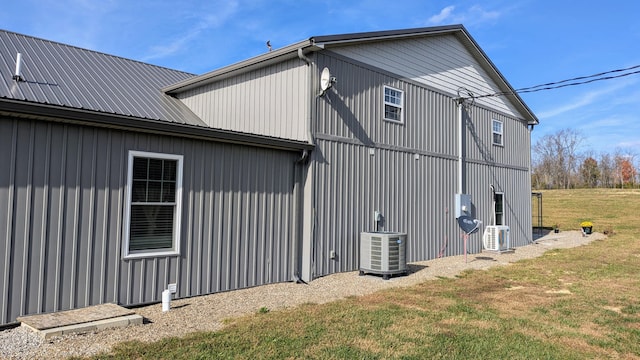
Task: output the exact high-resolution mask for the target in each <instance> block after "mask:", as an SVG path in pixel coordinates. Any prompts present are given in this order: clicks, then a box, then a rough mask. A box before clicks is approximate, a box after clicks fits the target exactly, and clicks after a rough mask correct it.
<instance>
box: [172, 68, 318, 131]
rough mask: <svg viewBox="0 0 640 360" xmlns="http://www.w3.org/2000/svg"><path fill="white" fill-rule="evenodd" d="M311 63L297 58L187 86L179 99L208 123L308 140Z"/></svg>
mask: <svg viewBox="0 0 640 360" xmlns="http://www.w3.org/2000/svg"><path fill="white" fill-rule="evenodd" d="M308 89H309V73H308V65H306V63H304V62H303V61H302V60H300V59H298V58H295V59H292V60H288V61H285V62H282V63H278V64H274V65H270V66H267V67H264V68H261V69H257V70H254V71H250V72H248V73H244V74H241V75H238V76H234V77H228V78H225V79H221V80H219V81H217V82H215V83H212V84H207V85H203V86H201V87H198V88H195V89H192V90H187V91H185V92H184V93H180V94H179V95H178V98H179V99H180V100H181V101H182V102H183V103H184V104H185V105H187V107H189V109H191V111H193V112H194V113H195V114H196V115H198V116H199V117H200V118H201V119H202V120H203V121H204V122H206V123H207V124H208V125H209V126H211V127H214V128H218V129H225V130H233V131H239V132H244V133H252V134H259V135H267V136H272V137H277V138H284V139H293V140H308V139H307V137H308V121H307V119H308V115H309V101H310V99H309V97H308V93H309V92H308Z"/></svg>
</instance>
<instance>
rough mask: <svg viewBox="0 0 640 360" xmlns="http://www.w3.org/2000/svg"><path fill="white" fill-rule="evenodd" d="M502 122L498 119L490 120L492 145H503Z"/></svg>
mask: <svg viewBox="0 0 640 360" xmlns="http://www.w3.org/2000/svg"><path fill="white" fill-rule="evenodd" d="M503 129H504V127H503V124H502V121H500V120H493V122H492V136H493V145H504V139H503Z"/></svg>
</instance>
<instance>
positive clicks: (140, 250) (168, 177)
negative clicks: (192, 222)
mask: <svg viewBox="0 0 640 360" xmlns="http://www.w3.org/2000/svg"><path fill="white" fill-rule="evenodd" d="M127 189H128V191H127V211H126V215H125V224H126V233H125V241H124V244H125V249H124V254H125V257H142V256H161V255H177V254H179V244H180V236H179V234H180V209H181V199H182V196H181V194H182V156H181V155H170V154H158V153H148V152H140V151H131V152H129V168H128V173H127Z"/></svg>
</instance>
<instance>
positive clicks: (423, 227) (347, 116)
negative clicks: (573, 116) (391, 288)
mask: <svg viewBox="0 0 640 360" xmlns="http://www.w3.org/2000/svg"><path fill="white" fill-rule="evenodd" d="M317 61H318V67H319V68H322V67H324V66H327V67H329V68H330V69H331V72H332V74H333V75H334V76H336V77H337V78H338V82H337V83H336V84H335V85H334V86H333V87H332V88H331V89H330V90H329V91H328V92H327V94H325V95H324V96H323V97H321V98H318V99H317V113H316V118H317V124H316V127H315V129H314V130H315V136H316V138H317V148H316V151H315V154H314V158H313V159H314V163H315V164H316V165H315V167H316V169H315V174H316V175H315V176H316V188H315V209H316V210H315V214H316V218H315V219H314V221H315V223H316V228H315V233H314V235H315V240H314V241H315V247H314V255H313V258H314V272H315V274H314V276H322V275H326V274H330V273H334V272H339V271H350V270H355V269H357V268H358V262H359V258H358V257H359V248H358V244H359V234H360V232H362V231H372V230H374V226H375V224H374V222H373V215H374V211H376V210H377V211H380V212H381V213H382V214H383V215H384V217H385V227H384V230H389V231H401V232H406V233H407V234H408V244H407V245H408V248H407V256H408V258H407V259H408V260H409V261H420V260H428V259H432V258H436V257H439V256H450V255H459V254H463V253H464V242H463V237H462V233H461V230H460V229H459V228H458V225H457V223H456V220H455V218H454V216H455V213H454V196H455V194H456V193H457V192H458V190H457V179H458V169H457V155H458V146H457V131H458V128H459V123H460V121H459V119H458V112H457V106H456V103H455V101H454V100H453V98H452V97H450V96H447V95H443V94H442V93H438V92H436V91H434V90H432V89H430V88H428V87H426V86H421V85H419V84H416V83H415V82H413V81H403V80H401V78H398V77H393V76H392V75H391V74H389V73H387V72H383V71H381V70H379V69H376V68H373V67H368V66H367V65H364V64H362V63H359V62H353V61H350V60H349V59H345V58H343V57H341V56H337V55H336V56H333V55H331V54H330V53H329V54H319V55H318V57H317ZM384 85H388V86H392V87H395V88H397V89H400V90H402V91H403V92H404V111H405V118H404V123H403V124H397V123H393V122H389V121H385V120H383V117H384V114H383V111H384V105H383V104H384V98H383V96H384V95H383V87H384ZM468 106H469V107H468V108H467V110H466V111H465V133H464V141H465V145H464V155H465V158H466V162H465V166H464V177H465V181H464V184H465V189H463V191H464V192H466V193H469V194H471V195H472V200H473V204H474V207H475V215H476V216H477V218H479V219H481V220H483V222H484V224H485V225H486V224H487V221H488V219H489V217H490V212H491V211H490V206H491V202H490V199H488V198H487V197H486V196H487V192H488V191H489V185H490V184H499V185H500V186H503V187H504V188H505V200H506V201H507V202H508V204H506V206H507V207H509V211H510V213H511V214H510V215H508V216H506V217H505V220H506V221H507V222H509V223H508V224H507V225H511V226H512V229H513V231H514V232H513V235H512V236H513V237H514V239H515V241H514V242H513V244H514V245H518V246H519V245H524V244H526V243H527V241H528V240H529V239H530V232H531V230H530V227H529V228H527V226H528V224H527V222H526V221H529V222H530V220H525V221H520V217H522V216H524V219H529V218H530V216H529V215H528V214H529V212H527V211H526V208H530V188H529V187H528V186H529V181H530V180H529V179H528V174H529V172H528V166H529V144H530V141H529V137H528V136H529V131H528V129H527V126H526V123H524V122H522V121H520V120H517V119H515V118H512V117H508V116H506V115H504V114H502V113H498V112H496V111H490V110H487V109H486V108H483V107H479V106H476V105H468ZM492 119H498V120H501V121H503V122H504V127H505V128H504V139H505V146H504V147H499V146H493V145H492V144H491V141H492V140H491V139H492V133H491V120H492ZM370 151H372V152H373V155H371V154H370ZM416 156H417V159H416ZM523 194H524V195H523ZM525 195H526V196H525ZM529 211H530V210H529ZM529 225H530V224H529ZM527 229H528V234H527ZM481 236H482V231H481V232H480V233H476V234H473V235H471V237H470V239H469V244H468V246H469V249H470V251H472V252H479V251H481V250H482V244H481V239H482V238H481ZM331 251H335V252H336V255H337V257H336V258H335V259H331V257H330V254H331Z"/></svg>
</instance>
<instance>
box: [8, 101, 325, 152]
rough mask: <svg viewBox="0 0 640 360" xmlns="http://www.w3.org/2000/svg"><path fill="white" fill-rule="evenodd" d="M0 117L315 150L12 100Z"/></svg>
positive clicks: (231, 133)
mask: <svg viewBox="0 0 640 360" xmlns="http://www.w3.org/2000/svg"><path fill="white" fill-rule="evenodd" d="M0 114H2V115H6V116H11V117H26V118H31V119H37V120H47V121H55V122H62V123H72V124H78V125H91V126H98V127H105V128H112V129H120V130H129V131H130V130H135V131H140V132H145V133H154V134H160V135H167V136H176V135H177V136H182V137H186V138H192V139H199V140H208V141H219V142H227V143H234V144H242V145H250V146H259V147H266V148H273V149H280V150H288V151H300V150H312V149H313V148H314V145H313V144H310V143H309V142H306V141H297V140H287V139H281V138H275V137H269V136H264V135H256V134H248V133H240V132H235V131H229V130H222V129H214V128H208V127H204V126H196V125H189V124H180V123H174V122H168V121H162V120H152V119H144V118H138V117H134V116H126V115H118V114H110V113H101V112H96V111H90V110H83V109H76V108H67V107H62V106H56V105H49V104H40V103H31V102H25V101H19V100H10V99H0Z"/></svg>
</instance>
